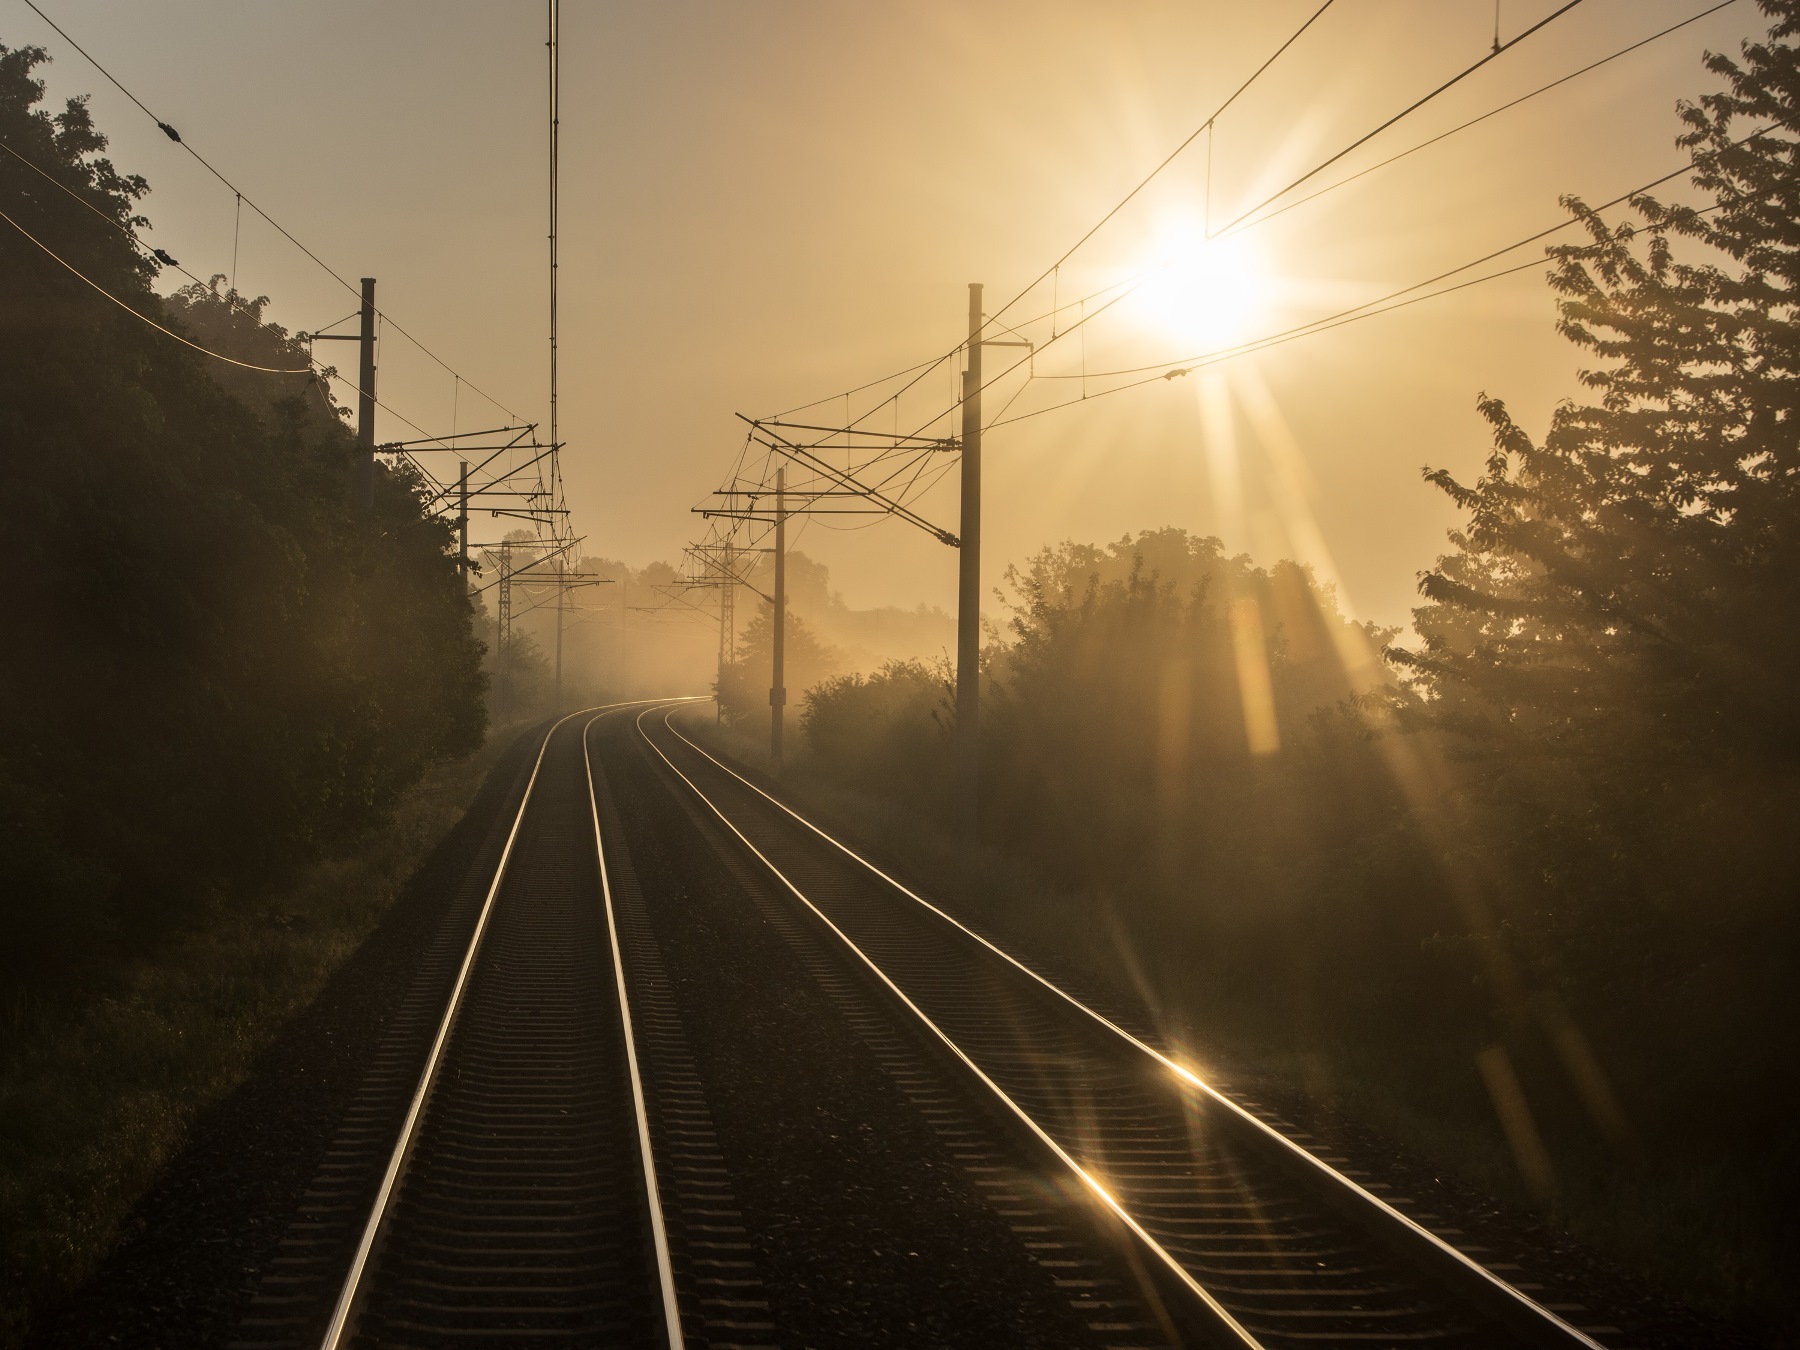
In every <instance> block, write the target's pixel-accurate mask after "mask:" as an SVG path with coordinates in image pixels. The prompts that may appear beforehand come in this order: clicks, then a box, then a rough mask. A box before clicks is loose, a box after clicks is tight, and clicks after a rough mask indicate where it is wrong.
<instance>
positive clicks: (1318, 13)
mask: <svg viewBox="0 0 1800 1350" xmlns="http://www.w3.org/2000/svg"><path fill="white" fill-rule="evenodd" d="M1334 3H1335V0H1325V3H1324V4H1322V5H1320V6H1319V7H1318V8H1317V9H1316V10H1314V11H1313V12H1312V13H1311V14H1310V15H1308V16H1307V19H1306V22H1305V23H1303V24H1301V25H1300V26H1299V27H1298V28H1296V29H1295V30H1294V31H1293V33H1291V34H1290V35H1289V36H1288V39H1287V41H1286V42H1283V43H1282V44H1281V45H1280V46H1279V47H1277V48H1276V49H1275V50H1274V51H1273V52H1272V53H1270V55H1269V57H1268V59H1267V60H1265V61H1264V62H1263V63H1262V64H1261V65H1260V66H1258V67H1257V68H1256V69H1255V70H1253V71H1252V72H1251V73H1250V75H1249V77H1248V78H1247V79H1246V80H1244V82H1243V83H1242V84H1240V85H1238V87H1237V88H1236V89H1234V90H1232V91H1231V93H1230V95H1228V96H1227V97H1226V99H1225V101H1224V102H1223V103H1221V104H1219V106H1218V107H1216V108H1214V109H1213V110H1212V112H1211V113H1210V114H1208V116H1207V118H1206V120H1205V121H1204V122H1202V123H1201V124H1200V125H1199V126H1198V127H1196V128H1194V130H1193V131H1192V132H1190V133H1189V134H1188V136H1187V138H1186V139H1185V140H1183V141H1182V142H1181V144H1180V145H1178V146H1176V147H1175V148H1174V149H1173V150H1171V151H1170V152H1169V153H1168V154H1167V155H1166V156H1165V157H1164V158H1163V160H1162V162H1161V163H1159V164H1158V165H1157V166H1156V167H1155V168H1154V169H1152V170H1150V172H1149V173H1147V174H1145V175H1144V177H1143V178H1142V179H1141V180H1140V181H1139V182H1138V184H1137V186H1136V187H1134V188H1132V189H1131V191H1129V192H1127V193H1126V194H1125V195H1124V196H1123V197H1121V198H1119V200H1118V201H1117V202H1116V203H1115V204H1114V205H1113V206H1112V207H1111V208H1110V209H1109V210H1108V211H1107V212H1106V214H1105V215H1103V216H1101V217H1100V219H1099V220H1097V221H1095V222H1094V224H1093V225H1092V226H1091V227H1090V228H1089V229H1088V231H1087V233H1085V234H1083V235H1082V236H1081V238H1079V239H1077V240H1076V241H1075V242H1074V243H1073V244H1071V245H1070V246H1069V247H1068V249H1067V250H1065V251H1064V253H1063V255H1062V256H1061V257H1060V258H1058V259H1057V260H1056V261H1055V262H1054V263H1052V264H1051V265H1050V266H1049V267H1047V268H1045V269H1044V270H1043V272H1042V273H1040V274H1039V275H1038V276H1037V277H1036V278H1035V279H1034V280H1033V281H1032V282H1031V283H1030V284H1029V285H1027V286H1026V287H1025V288H1024V289H1023V290H1021V291H1020V292H1019V293H1018V294H1017V295H1015V296H1013V298H1012V299H1010V300H1008V301H1007V302H1006V303H1005V304H1004V305H1002V306H1000V308H999V309H997V310H995V311H994V312H993V314H992V315H989V316H987V322H988V323H992V322H994V321H995V320H997V319H998V318H999V317H1000V316H1001V315H1003V314H1005V313H1006V312H1007V311H1008V310H1010V309H1011V308H1012V307H1013V306H1014V305H1016V304H1018V303H1019V301H1021V300H1023V299H1024V298H1025V297H1026V296H1027V295H1029V294H1031V292H1032V291H1034V290H1036V289H1037V288H1038V287H1039V286H1041V285H1042V284H1043V283H1044V282H1045V281H1046V280H1047V279H1048V278H1050V277H1051V276H1052V275H1054V274H1055V273H1056V271H1057V270H1058V269H1059V268H1061V267H1062V266H1063V265H1064V264H1065V263H1067V262H1068V261H1069V259H1070V258H1072V257H1074V256H1075V254H1076V253H1077V252H1079V251H1080V249H1081V248H1082V246H1083V245H1085V244H1086V243H1087V242H1088V240H1090V239H1092V238H1093V237H1094V236H1095V235H1096V234H1098V233H1100V231H1101V230H1103V229H1105V228H1106V226H1107V225H1108V224H1109V223H1110V222H1111V221H1112V219H1113V217H1114V216H1116V215H1118V214H1119V212H1121V211H1123V210H1124V209H1125V208H1126V207H1127V206H1129V205H1131V203H1132V202H1133V201H1134V200H1136V198H1137V196H1138V194H1139V193H1140V192H1142V191H1143V190H1144V189H1145V188H1147V187H1149V186H1150V184H1151V183H1152V182H1154V181H1155V180H1156V179H1157V178H1158V177H1159V176H1160V175H1161V174H1162V172H1163V170H1164V169H1166V168H1168V167H1169V165H1171V164H1173V163H1174V162H1175V161H1176V160H1177V159H1179V158H1181V154H1182V152H1183V151H1184V150H1186V149H1187V148H1188V147H1189V146H1190V145H1192V144H1193V143H1194V142H1195V141H1196V140H1198V139H1199V138H1200V136H1201V134H1202V133H1203V132H1207V131H1210V130H1211V128H1212V126H1213V124H1214V123H1215V122H1217V121H1218V120H1219V118H1220V117H1222V116H1223V115H1224V114H1225V112H1226V110H1227V109H1229V108H1230V107H1231V105H1232V104H1233V103H1236V102H1237V101H1238V99H1239V98H1241V97H1242V96H1243V95H1244V94H1245V93H1247V92H1248V91H1249V89H1250V86H1251V85H1253V84H1255V83H1256V82H1257V81H1258V80H1259V79H1261V78H1262V77H1263V75H1264V74H1265V73H1266V72H1267V71H1268V69H1269V67H1270V66H1272V65H1274V64H1275V63H1276V62H1277V61H1279V60H1280V59H1281V57H1282V55H1283V54H1284V53H1285V52H1286V51H1287V49H1288V48H1289V47H1292V46H1293V45H1294V44H1295V43H1296V42H1298V41H1299V40H1300V39H1301V37H1302V36H1304V35H1305V33H1306V31H1307V29H1309V28H1311V27H1312V26H1313V25H1314V24H1315V23H1317V22H1318V21H1319V20H1320V19H1321V18H1323V17H1324V15H1325V11H1326V10H1328V9H1330V8H1331V6H1332V5H1333V4H1334ZM1571 3H1573V4H1580V3H1581V0H1571Z"/></svg>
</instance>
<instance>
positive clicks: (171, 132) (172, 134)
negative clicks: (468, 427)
mask: <svg viewBox="0 0 1800 1350" xmlns="http://www.w3.org/2000/svg"><path fill="white" fill-rule="evenodd" d="M25 5H26V7H27V8H28V9H30V10H31V12H32V13H34V14H36V15H37V16H38V18H40V19H42V20H43V21H44V22H45V23H47V24H49V25H50V27H51V28H53V29H55V30H56V32H57V35H58V36H60V37H61V38H62V40H63V41H64V42H67V43H68V44H69V45H70V46H71V47H73V48H74V49H75V50H76V51H77V52H79V53H81V55H82V56H83V57H84V58H85V59H86V60H87V62H88V64H89V65H91V66H93V68H94V69H95V70H97V71H99V72H100V73H101V74H102V75H103V76H105V77H106V79H107V80H108V81H109V82H110V83H111V84H112V86H113V87H114V88H115V89H117V90H118V91H119V92H120V93H121V94H123V95H125V97H126V98H128V99H130V100H131V101H132V102H133V103H135V104H136V105H137V106H138V108H139V109H140V110H141V111H142V112H143V114H144V116H146V117H148V118H149V119H150V120H151V121H152V122H154V123H156V125H157V128H158V129H159V130H161V132H162V133H163V134H164V135H165V136H167V137H168V138H169V139H170V140H172V141H174V142H175V144H177V145H179V146H180V147H181V148H182V149H183V150H185V151H187V152H188V154H190V155H192V156H193V157H194V160H195V162H197V163H198V164H199V165H200V166H201V167H202V168H204V169H205V170H206V171H207V172H208V173H210V174H211V175H212V176H213V177H214V178H216V179H218V180H219V181H220V182H221V183H223V184H224V185H225V186H226V187H228V188H230V189H231V191H232V193H233V194H234V195H235V196H236V198H237V200H238V202H239V203H240V204H241V205H242V206H248V207H249V208H250V209H251V210H252V211H254V212H256V214H257V215H259V216H261V217H262V218H263V219H264V220H265V221H267V222H268V223H269V224H270V225H271V226H273V227H274V228H275V230H276V232H277V233H279V234H280V235H281V237H282V238H283V239H286V240H287V241H288V242H289V243H290V244H292V245H293V246H294V247H295V248H297V249H299V250H300V251H301V252H302V253H304V254H305V255H306V256H307V257H308V258H310V259H311V260H312V261H313V262H314V263H316V264H317V265H318V266H319V268H321V269H322V270H323V271H324V272H325V274H326V275H327V276H329V277H331V279H332V280H334V281H336V282H337V283H338V285H340V286H342V287H343V288H344V289H345V290H347V291H349V292H350V293H351V294H352V295H355V296H359V297H360V296H361V294H362V290H361V288H360V287H358V286H355V285H353V284H351V282H349V281H348V280H346V279H345V278H344V277H343V276H341V275H339V273H338V272H337V271H336V270H335V269H334V268H332V266H331V265H330V264H329V263H327V262H326V261H325V260H324V259H323V258H321V257H320V256H319V255H318V254H316V253H314V252H313V251H312V250H311V249H310V248H308V247H307V246H306V245H305V244H303V243H301V242H300V241H299V240H298V239H296V238H295V237H294V235H293V234H292V233H290V232H289V231H288V229H287V228H286V227H285V226H284V225H282V223H281V222H280V221H278V220H276V219H275V217H273V216H271V215H270V214H269V213H268V212H267V211H265V210H263V208H262V207H260V206H258V205H257V204H256V203H255V202H254V201H252V200H251V199H250V198H249V197H248V196H246V195H245V194H244V192H243V191H242V190H241V189H240V188H239V187H238V186H237V184H235V183H233V182H232V181H231V180H230V179H229V178H227V177H226V176H225V175H224V174H222V173H220V172H219V171H218V170H217V169H216V168H214V167H213V166H212V164H211V163H210V162H209V161H208V160H207V158H206V157H205V156H204V155H202V154H201V153H200V152H199V151H198V150H196V149H194V147H193V146H191V145H189V144H188V143H187V142H186V141H184V140H183V139H182V138H181V133H180V132H178V131H177V130H176V129H175V128H174V127H172V126H170V125H169V124H168V123H167V122H165V121H163V120H162V119H161V118H160V117H158V116H157V115H156V114H155V113H153V112H151V111H150V108H149V106H148V105H147V104H145V102H144V101H143V100H142V99H141V98H139V97H138V96H137V95H136V94H134V93H132V92H131V90H129V89H127V88H126V87H125V85H124V84H123V83H122V82H121V81H120V80H119V78H118V77H117V76H116V75H114V74H113V73H112V72H111V71H110V70H108V69H107V68H106V67H105V66H103V65H101V64H100V62H99V61H97V60H96V59H95V58H94V57H93V55H92V54H91V53H90V52H89V51H88V50H87V49H86V48H85V47H83V46H82V45H81V44H80V43H79V42H77V41H76V40H75V39H74V38H72V37H70V36H69V34H68V33H67V32H66V31H64V29H63V27H62V25H61V24H59V23H57V22H56V20H55V19H52V18H51V17H50V16H49V15H48V14H46V13H44V11H43V10H42V9H40V8H39V7H38V5H37V4H36V0H25ZM382 317H383V318H384V319H385V320H386V322H388V323H389V324H392V325H393V328H394V331H395V332H397V333H399V334H400V336H402V337H403V338H405V339H406V340H407V341H408V342H410V343H412V345H413V346H415V347H417V348H418V349H419V350H420V351H421V352H423V353H424V354H425V355H426V356H428V357H430V358H431V359H432V360H433V361H435V362H436V363H437V364H438V365H439V366H441V367H442V368H443V369H444V370H445V371H447V372H448V373H450V374H451V375H454V376H456V378H457V379H458V380H459V381H461V382H462V383H463V384H466V385H468V386H469V388H471V389H473V390H474V391H475V392H476V393H477V394H480V395H481V396H482V397H483V398H485V399H486V400H487V401H488V402H489V403H491V404H493V405H494V406H495V407H496V408H498V409H500V411H501V412H503V413H505V414H506V415H507V416H508V417H509V418H512V419H514V420H515V421H516V420H517V418H518V414H517V413H515V412H513V410H512V409H510V408H508V407H507V406H506V405H505V404H504V403H502V402H500V400H499V399H497V398H495V397H494V396H493V395H492V394H489V393H488V392H487V391H486V390H485V389H483V388H482V387H481V386H480V385H478V384H476V383H475V382H474V381H473V380H471V379H469V377H468V376H466V375H463V374H462V373H461V372H459V371H458V370H457V369H456V368H455V367H454V366H452V365H450V364H449V362H447V361H445V360H444V359H443V358H442V357H441V356H439V355H438V354H437V353H436V352H434V351H432V350H431V348H429V347H427V346H426V345H425V344H424V343H423V342H421V341H419V339H418V338H416V337H414V336H413V335H412V334H411V333H410V332H408V331H407V330H406V329H405V328H403V327H402V326H401V325H400V324H399V323H398V322H397V321H396V320H395V319H394V318H393V317H392V316H391V315H387V314H383V315H382ZM222 359H223V358H222Z"/></svg>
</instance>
